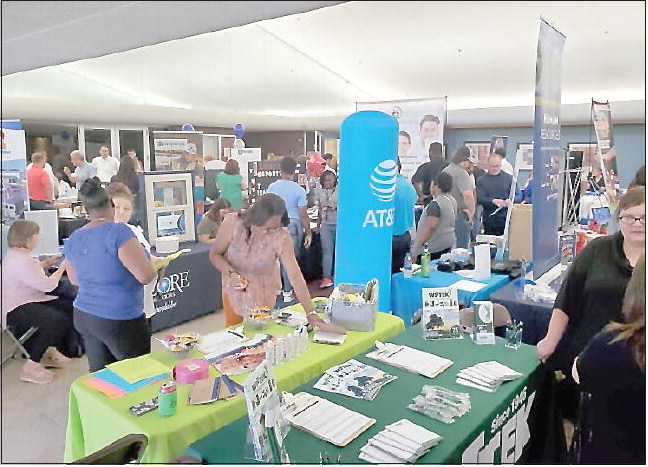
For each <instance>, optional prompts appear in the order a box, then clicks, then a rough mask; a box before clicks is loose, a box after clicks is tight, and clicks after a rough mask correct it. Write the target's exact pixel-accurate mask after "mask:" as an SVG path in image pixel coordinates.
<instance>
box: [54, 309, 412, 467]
mask: <svg viewBox="0 0 648 467" xmlns="http://www.w3.org/2000/svg"><path fill="white" fill-rule="evenodd" d="M314 300H315V301H317V300H326V299H318V298H316V299H314ZM288 308H290V309H293V310H301V311H302V312H303V308H302V307H301V305H292V306H291V307H288ZM403 329H404V325H403V321H402V320H401V319H400V318H397V317H395V316H391V315H389V314H386V313H378V317H377V320H376V329H375V330H374V331H373V332H354V331H349V332H348V335H347V340H346V342H345V343H344V344H343V345H340V346H333V345H324V344H313V343H312V342H311V343H309V350H308V351H307V352H306V353H303V354H302V355H300V356H299V357H297V358H295V359H293V360H291V361H289V362H287V363H284V364H283V365H280V366H278V367H276V368H275V377H276V380H277V385H278V387H279V389H280V390H285V391H290V390H292V389H294V388H295V387H297V386H299V385H301V384H303V383H305V382H306V381H308V380H310V379H312V378H315V377H318V376H321V374H322V373H324V371H325V370H327V369H328V368H330V367H331V366H333V365H337V364H339V363H342V362H344V361H346V360H348V359H349V358H351V357H353V356H354V355H357V354H358V353H360V352H363V351H365V350H367V349H369V348H370V347H371V346H373V345H374V342H375V341H376V340H386V339H389V338H390V337H392V336H394V335H396V334H398V333H399V332H401V331H402V330H403ZM197 331H198V332H200V333H205V334H206V333H209V332H213V331H214V330H206V329H197ZM290 331H292V329H291V328H288V327H285V326H280V325H277V324H272V325H271V326H270V327H269V328H268V330H267V331H266V332H268V333H269V334H276V335H281V334H286V333H287V332H290ZM311 339H312V335H311ZM195 355H196V356H200V355H201V354H200V352H198V351H195ZM152 356H153V357H154V358H156V359H157V360H159V361H161V362H162V363H164V364H166V365H167V366H168V367H169V369H171V368H172V366H173V365H174V364H175V363H177V361H176V360H174V359H173V358H174V357H172V356H171V355H169V353H168V352H167V351H159V352H154V353H153V354H152ZM210 372H211V374H212V376H215V375H216V374H217V372H216V370H215V369H214V368H211V369H210ZM90 376H91V374H88V375H84V376H81V377H79V378H77V379H76V380H75V381H74V382H73V383H72V385H71V387H70V403H69V409H68V410H69V414H68V424H67V433H66V439H65V455H64V462H66V463H68V462H71V461H74V460H76V459H79V458H82V457H84V456H86V455H88V454H91V453H93V452H95V451H98V450H99V449H101V448H103V447H104V446H107V445H108V444H110V443H112V442H113V441H115V440H117V439H119V438H121V437H122V436H125V435H127V434H129V433H143V434H145V435H146V436H148V446H147V448H146V452H145V453H144V457H143V458H142V462H149V463H164V462H169V461H170V460H172V459H175V458H176V457H177V456H179V455H180V454H182V452H183V451H184V450H185V449H186V448H187V446H189V445H190V444H191V443H193V442H194V441H196V440H198V439H200V438H202V437H203V436H206V435H208V434H209V433H211V432H212V431H214V430H217V429H218V428H221V427H223V426H225V425H226V424H228V423H230V422H232V421H234V420H236V419H237V418H240V417H242V416H244V415H245V414H246V408H245V400H244V398H243V397H236V398H234V399H230V400H228V401H218V402H216V403H212V404H206V405H197V406H189V405H188V404H187V397H188V395H189V389H190V386H189V385H184V384H179V385H178V411H177V413H176V414H175V415H174V416H172V417H168V418H161V417H160V416H159V414H158V413H157V411H153V412H149V413H147V414H145V415H142V416H140V417H136V416H134V415H132V414H131V413H130V412H129V411H128V408H129V407H130V406H132V405H134V404H136V403H138V402H140V401H143V400H145V399H149V398H151V397H154V396H155V395H156V393H157V389H158V386H159V384H152V385H149V386H146V387H144V388H142V389H140V390H138V391H135V392H133V393H130V394H126V395H125V396H122V397H120V398H118V399H109V398H107V397H106V396H104V395H103V394H101V393H99V392H97V391H95V390H93V389H91V388H89V387H88V386H86V385H85V384H83V380H85V379H87V378H89V377H90ZM247 376H248V375H247V374H244V375H238V376H233V377H232V379H234V380H235V381H238V382H242V381H244V380H245V378H246V377H247Z"/></svg>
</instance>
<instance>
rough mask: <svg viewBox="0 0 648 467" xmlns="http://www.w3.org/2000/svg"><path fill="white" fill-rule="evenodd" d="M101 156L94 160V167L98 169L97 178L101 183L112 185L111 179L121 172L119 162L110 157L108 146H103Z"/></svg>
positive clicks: (100, 150)
mask: <svg viewBox="0 0 648 467" xmlns="http://www.w3.org/2000/svg"><path fill="white" fill-rule="evenodd" d="M99 154H100V155H99V157H95V158H94V159H92V165H94V166H95V167H96V168H97V177H99V180H101V183H110V179H111V178H113V176H114V175H116V174H117V171H118V170H119V161H118V160H117V159H115V158H114V157H113V156H111V155H110V149H108V146H101V148H100V149H99Z"/></svg>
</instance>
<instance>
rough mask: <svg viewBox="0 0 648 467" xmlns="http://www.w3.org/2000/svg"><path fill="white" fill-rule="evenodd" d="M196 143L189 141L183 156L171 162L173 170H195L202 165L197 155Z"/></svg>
mask: <svg viewBox="0 0 648 467" xmlns="http://www.w3.org/2000/svg"><path fill="white" fill-rule="evenodd" d="M196 152H197V150H196V144H195V143H187V145H186V146H185V149H184V152H183V154H182V157H180V158H178V159H174V160H173V162H171V170H195V169H197V168H199V167H200V165H201V164H200V161H199V160H198V159H197V157H196Z"/></svg>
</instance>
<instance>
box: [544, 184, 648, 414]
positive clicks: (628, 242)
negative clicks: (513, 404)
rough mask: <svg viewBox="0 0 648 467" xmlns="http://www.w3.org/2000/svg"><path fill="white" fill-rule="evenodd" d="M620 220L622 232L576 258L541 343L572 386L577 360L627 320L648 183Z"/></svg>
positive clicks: (629, 199)
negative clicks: (624, 310)
mask: <svg viewBox="0 0 648 467" xmlns="http://www.w3.org/2000/svg"><path fill="white" fill-rule="evenodd" d="M617 218H618V219H619V226H620V231H619V232H617V233H615V234H614V235H608V236H604V237H599V238H596V239H594V240H592V241H591V242H590V243H589V244H588V245H587V246H586V247H585V248H584V249H583V250H582V251H581V252H580V253H579V254H578V256H577V257H576V258H575V260H574V262H573V264H572V265H571V267H570V269H569V271H568V272H567V277H566V278H565V280H564V281H563V284H562V287H561V289H560V292H559V293H558V296H557V297H556V301H555V303H554V309H553V312H552V315H551V320H550V322H549V329H548V331H547V335H546V336H545V338H544V339H542V340H541V341H540V342H538V345H537V351H538V356H539V357H540V359H541V360H542V361H543V362H545V363H546V367H547V369H549V370H562V372H563V374H564V375H566V378H567V381H568V382H567V383H566V384H567V385H569V384H572V387H574V388H575V386H573V380H572V378H571V376H570V375H571V367H572V362H573V361H574V358H575V357H576V356H577V355H578V354H579V353H580V352H581V351H582V350H583V349H584V348H585V346H586V345H587V343H588V342H589V341H590V339H591V338H592V337H593V336H594V335H595V334H596V333H597V332H599V331H600V330H601V329H603V327H604V326H605V325H606V324H607V323H608V322H609V321H611V320H614V321H619V320H621V319H622V316H621V304H622V302H623V295H624V293H625V289H626V286H627V284H628V281H629V280H630V276H631V275H632V270H633V268H634V266H635V265H636V263H637V261H638V260H639V258H640V257H641V256H642V255H643V254H644V253H645V250H646V246H645V241H646V189H645V187H636V188H631V189H629V190H628V191H627V193H626V194H625V195H624V196H623V198H621V200H620V202H619V208H618V210H617ZM568 393H570V392H569V391H568ZM571 394H572V395H575V394H576V391H572V392H571ZM573 402H574V401H572V405H571V406H570V405H569V404H568V405H567V407H568V409H573V408H574V407H573V405H575V404H574V403H573Z"/></svg>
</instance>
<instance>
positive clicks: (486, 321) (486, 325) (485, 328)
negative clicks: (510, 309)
mask: <svg viewBox="0 0 648 467" xmlns="http://www.w3.org/2000/svg"><path fill="white" fill-rule="evenodd" d="M473 312H474V321H473V323H474V324H473V328H472V334H471V337H472V341H473V342H474V343H475V344H480V345H481V344H495V330H494V328H493V303H492V302H488V301H475V302H473Z"/></svg>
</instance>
